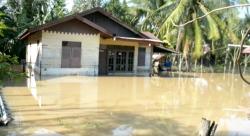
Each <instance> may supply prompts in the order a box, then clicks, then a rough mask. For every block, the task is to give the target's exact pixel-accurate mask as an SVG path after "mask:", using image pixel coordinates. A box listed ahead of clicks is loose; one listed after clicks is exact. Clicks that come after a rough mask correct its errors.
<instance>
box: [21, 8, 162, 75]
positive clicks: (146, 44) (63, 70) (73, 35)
mask: <svg viewBox="0 0 250 136" xmlns="http://www.w3.org/2000/svg"><path fill="white" fill-rule="evenodd" d="M20 39H22V40H25V41H26V43H27V48H26V62H27V64H29V66H30V68H32V69H34V71H35V72H36V73H39V74H40V75H91V76H92V75H139V74H143V75H145V74H146V75H148V74H149V72H150V69H151V63H152V54H153V50H154V48H155V47H159V46H160V47H161V48H163V46H162V44H163V42H162V41H161V40H159V39H157V38H156V37H155V36H154V35H153V34H151V33H149V32H137V31H136V30H134V29H133V28H131V27H129V26H128V25H126V24H124V23H123V22H121V21H120V20H119V19H117V18H115V17H114V16H112V15H111V14H110V13H108V12H106V11H105V10H103V9H102V8H93V9H90V10H87V11H84V12H82V13H78V14H73V15H70V16H66V17H64V18H61V19H58V20H55V21H52V22H49V23H46V24H44V25H40V26H37V27H35V28H33V29H29V30H27V31H25V32H24V33H22V34H21V36H20Z"/></svg>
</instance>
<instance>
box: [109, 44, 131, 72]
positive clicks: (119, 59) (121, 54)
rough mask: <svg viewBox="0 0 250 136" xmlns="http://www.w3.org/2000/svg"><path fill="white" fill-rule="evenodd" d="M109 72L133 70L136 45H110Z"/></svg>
mask: <svg viewBox="0 0 250 136" xmlns="http://www.w3.org/2000/svg"><path fill="white" fill-rule="evenodd" d="M107 54H108V72H110V73H112V72H132V71H133V64H134V47H129V46H108V53H107Z"/></svg>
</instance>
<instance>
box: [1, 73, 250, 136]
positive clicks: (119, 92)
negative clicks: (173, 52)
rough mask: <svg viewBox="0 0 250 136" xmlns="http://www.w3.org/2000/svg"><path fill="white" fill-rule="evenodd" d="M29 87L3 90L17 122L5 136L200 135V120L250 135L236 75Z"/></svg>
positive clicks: (61, 80)
mask: <svg viewBox="0 0 250 136" xmlns="http://www.w3.org/2000/svg"><path fill="white" fill-rule="evenodd" d="M248 78H249V77H248ZM249 79H250V78H249ZM28 86H29V87H6V88H4V89H3V91H2V92H3V95H4V98H5V100H6V102H7V104H8V106H9V109H10V111H11V113H12V116H13V118H14V120H13V121H12V122H11V123H10V124H9V126H8V127H1V128H0V135H3V136H5V135H7V136H16V135H17V136H19V135H20V136H130V135H133V136H190V135H194V136H196V135H198V130H199V126H200V122H201V119H202V117H204V118H207V119H209V120H214V121H216V122H217V123H218V129H217V133H216V134H217V135H219V136H220V135H222V136H224V135H225V136H227V135H228V136H234V135H235V136H236V135H237V136H248V135H250V89H249V86H248V85H247V84H245V83H243V82H242V80H241V79H240V77H239V76H238V75H232V74H204V73H203V74H192V73H190V74H183V75H180V77H178V76H174V77H171V76H170V77H152V78H150V77H81V76H67V77H49V78H47V79H45V80H42V81H35V80H34V77H33V78H31V79H28Z"/></svg>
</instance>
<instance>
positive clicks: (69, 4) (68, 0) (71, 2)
mask: <svg viewBox="0 0 250 136" xmlns="http://www.w3.org/2000/svg"><path fill="white" fill-rule="evenodd" d="M65 2H66V7H67V9H68V10H69V11H71V10H72V7H73V5H74V0H65Z"/></svg>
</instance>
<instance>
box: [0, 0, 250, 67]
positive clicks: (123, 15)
mask: <svg viewBox="0 0 250 136" xmlns="http://www.w3.org/2000/svg"><path fill="white" fill-rule="evenodd" d="M249 2H250V1H249V0H234V1H232V0H218V1H214V0H123V1H121V0H74V6H73V9H72V11H68V9H66V4H65V0H7V3H6V4H3V5H2V6H1V7H0V20H1V22H0V52H1V54H2V55H3V54H5V55H10V56H18V57H19V58H18V61H20V59H23V58H25V46H24V43H23V42H22V41H20V40H18V35H19V34H20V33H22V32H23V31H24V30H26V29H27V28H29V27H33V26H36V25H41V24H44V23H46V22H48V21H51V20H55V19H58V18H62V17H64V16H66V15H69V14H73V13H76V12H82V11H84V10H87V9H91V8H93V7H103V8H105V9H106V10H107V11H109V12H111V13H112V14H113V15H115V16H117V17H118V18H119V19H120V20H122V21H124V22H126V23H127V24H128V25H130V26H133V27H135V29H137V30H140V31H150V32H152V33H154V34H156V35H157V36H158V37H159V38H160V39H161V40H164V41H165V42H166V46H167V47H169V48H173V49H175V50H176V51H178V52H180V53H181V56H179V57H175V56H174V57H173V61H176V60H184V62H185V66H186V69H187V70H190V66H191V65H192V64H199V62H200V64H205V65H206V64H207V65H208V66H210V65H224V64H225V61H226V62H229V61H230V62H232V63H236V61H233V60H236V59H233V58H236V56H235V55H234V54H235V53H236V52H237V50H226V48H227V44H229V43H234V44H239V42H240V39H241V37H242V33H243V32H244V30H246V29H247V27H249V26H250V24H249V19H250V14H249V9H247V8H244V9H246V10H245V13H244V14H243V13H242V12H240V11H239V10H237V9H236V8H235V9H227V10H223V11H219V12H215V13H213V14H209V15H207V16H206V17H205V18H202V19H197V20H195V21H193V22H192V23H190V24H187V25H182V24H184V23H186V22H187V21H189V20H192V19H195V18H197V17H199V16H202V15H204V14H207V13H208V12H209V11H211V10H213V9H216V8H220V7H225V6H230V5H235V4H243V3H249ZM239 14H242V15H243V17H242V16H241V17H239ZM239 24H240V25H239ZM7 58H9V56H8V57H7ZM177 58H178V59H177ZM201 59H202V60H203V61H200V60H201ZM3 60H5V61H6V59H3ZM180 62H182V61H180ZM180 62H179V63H178V64H179V65H183V64H182V63H180ZM204 62H205V63H204Z"/></svg>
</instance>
